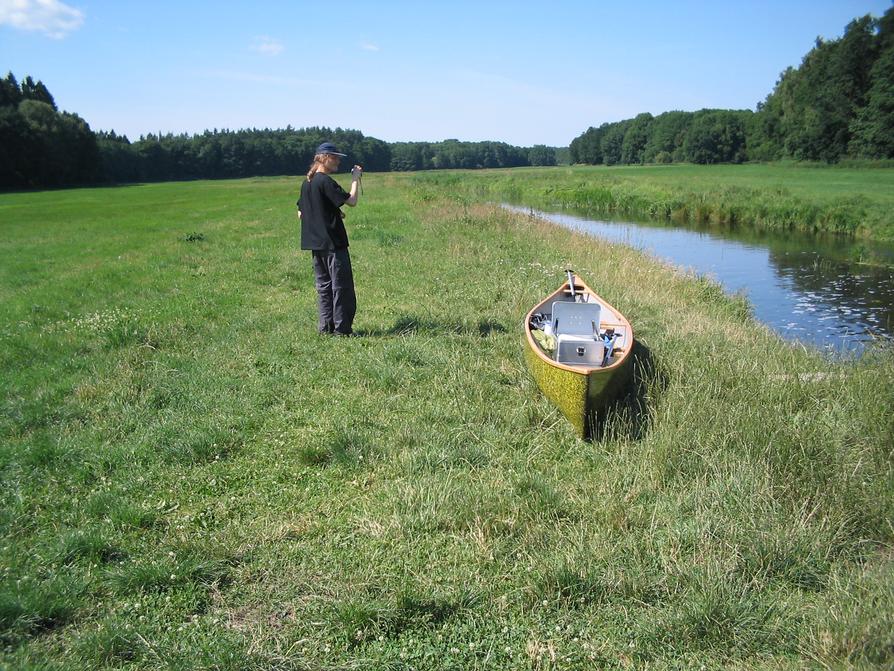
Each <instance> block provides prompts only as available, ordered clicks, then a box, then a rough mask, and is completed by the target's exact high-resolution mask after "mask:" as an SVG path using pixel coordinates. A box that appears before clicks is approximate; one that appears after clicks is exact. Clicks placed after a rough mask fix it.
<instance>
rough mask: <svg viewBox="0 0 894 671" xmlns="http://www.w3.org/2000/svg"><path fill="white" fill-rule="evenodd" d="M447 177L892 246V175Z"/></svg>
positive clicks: (516, 194) (775, 168)
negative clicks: (888, 242) (867, 239)
mask: <svg viewBox="0 0 894 671" xmlns="http://www.w3.org/2000/svg"><path fill="white" fill-rule="evenodd" d="M451 174H454V173H451V172H450V171H445V172H440V173H420V174H419V177H418V181H419V183H420V184H425V183H426V182H429V181H430V182H431V183H433V184H434V185H438V186H437V188H440V187H441V186H444V187H447V188H450V187H451V181H452V180H453V179H454V178H453V177H451ZM455 174H457V175H462V177H461V179H460V181H461V183H462V185H463V187H465V188H471V189H472V191H471V195H472V196H473V197H475V198H490V199H495V198H496V199H503V200H510V201H512V202H523V203H525V204H529V205H532V206H534V207H544V208H554V207H558V208H562V209H568V210H574V211H577V212H580V213H583V214H603V215H605V214H612V215H616V216H619V217H622V218H625V217H633V218H640V217H645V218H651V219H657V220H667V221H675V222H679V223H691V224H711V225H714V226H721V227H742V228H753V229H756V230H769V231H793V230H796V231H805V232H811V233H813V232H827V233H835V234H844V235H849V236H855V237H858V238H860V237H863V238H871V239H876V240H894V215H892V212H894V168H843V167H833V166H830V167H820V166H809V167H808V166H804V165H800V164H767V165H756V164H748V165H715V166H697V165H667V166H620V167H605V166H573V167H559V168H529V169H515V170H502V171H498V170H494V171H486V170H485V171H476V172H474V173H471V175H472V177H473V178H471V179H470V178H469V177H468V176H467V175H468V174H469V173H455ZM458 184H459V182H457V184H456V185H454V188H455V186H457V185H458ZM867 261H871V259H867Z"/></svg>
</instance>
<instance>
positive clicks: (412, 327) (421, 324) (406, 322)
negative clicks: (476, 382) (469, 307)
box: [354, 315, 506, 338]
mask: <svg viewBox="0 0 894 671" xmlns="http://www.w3.org/2000/svg"><path fill="white" fill-rule="evenodd" d="M505 332H506V327H505V326H503V325H502V324H500V323H499V322H495V321H492V320H490V319H481V320H479V321H478V322H477V323H464V322H459V321H456V322H439V321H435V320H433V319H426V318H423V317H417V316H415V315H403V316H401V317H399V318H398V319H397V321H396V322H394V326H392V327H391V328H388V329H356V330H355V331H354V334H355V335H357V336H360V337H383V336H404V335H417V334H419V335H423V334H439V335H451V334H452V335H477V336H480V337H482V338H486V337H488V336H489V335H491V334H492V333H505Z"/></svg>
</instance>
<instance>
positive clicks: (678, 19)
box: [0, 0, 891, 146]
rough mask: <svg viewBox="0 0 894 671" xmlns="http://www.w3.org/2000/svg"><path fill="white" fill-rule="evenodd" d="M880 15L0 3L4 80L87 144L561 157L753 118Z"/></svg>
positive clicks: (592, 6) (876, 9)
mask: <svg viewBox="0 0 894 671" xmlns="http://www.w3.org/2000/svg"><path fill="white" fill-rule="evenodd" d="M890 6H891V3H890V1H889V0H884V1H882V0H810V1H807V0H792V1H790V2H787V1H785V0H776V1H775V2H771V1H767V0H755V1H753V2H726V1H714V2H710V1H707V0H706V1H703V2H695V1H691V2H690V1H687V0H677V1H676V2H658V1H643V2H635V1H633V2H630V3H618V2H608V1H605V2H600V1H592V2H579V1H568V2H562V1H561V0H554V1H553V2H551V3H544V2H524V1H521V0H516V2H503V1H500V0H497V1H494V2H486V1H485V0H480V1H478V2H466V1H465V0H454V1H453V2H428V3H426V2H424V0H415V1H413V2H387V1H385V0H380V1H378V2H371V1H369V0H367V1H365V2H354V1H353V0H337V1H332V2H325V1H322V0H317V1H315V2H304V1H303V0H293V1H292V2H253V3H248V2H227V1H226V0H221V1H220V2H216V3H211V2H191V1H190V0H182V1H181V2H167V1H165V0H157V1H156V2H152V3H140V2H120V1H114V2H112V1H102V2H100V1H91V0H65V1H64V2H63V1H61V0H0V69H2V71H3V73H5V72H6V71H8V70H11V71H12V72H13V73H14V74H15V75H16V76H17V77H19V78H20V79H21V78H22V77H24V76H25V75H29V74H30V75H31V76H33V77H34V78H35V79H42V80H43V81H44V83H45V84H46V85H47V87H48V88H49V89H50V91H51V92H52V93H53V95H54V96H55V98H56V102H57V104H58V105H59V107H60V108H62V109H65V110H68V111H72V112H76V113H78V114H79V115H80V116H81V117H83V118H84V119H86V120H87V122H88V123H89V124H90V126H91V127H92V128H93V129H95V130H96V129H103V130H111V129H114V130H115V131H117V132H119V133H125V134H127V135H128V137H130V139H131V140H135V139H137V138H138V137H139V136H140V135H141V134H143V133H148V132H159V131H161V132H165V133H166V132H176V133H180V132H187V133H196V132H201V131H203V130H205V129H206V128H208V129H210V128H232V129H235V128H249V127H256V128H263V127H269V128H282V127H285V126H287V125H289V124H291V125H292V126H293V127H297V128H300V127H305V126H330V127H337V126H340V127H343V128H354V129H357V130H360V131H362V132H363V133H364V134H366V135H371V136H374V137H378V138H380V139H383V140H387V141H398V140H431V141H436V140H443V139H446V138H458V139H461V140H502V141H505V142H509V143H512V144H517V145H523V146H529V145H533V144H549V145H556V146H563V145H567V144H568V143H569V142H570V141H571V140H572V139H573V138H574V137H575V136H577V135H579V134H580V133H582V132H583V131H584V130H586V128H587V127H588V126H591V125H599V124H600V123H602V122H605V121H617V120H619V119H624V118H629V117H632V116H635V115H636V114H638V113H640V112H652V113H653V114H658V113H660V112H664V111H667V110H672V109H682V110H695V109H701V108H703V107H720V108H735V109H743V108H752V109H753V108H754V106H755V104H756V103H757V102H758V101H760V100H762V99H763V98H764V97H765V96H766V95H767V93H769V92H770V91H771V90H772V88H773V85H774V83H775V82H776V80H777V78H778V76H779V73H780V72H782V71H783V70H784V69H785V68H786V67H788V66H797V65H798V64H799V63H800V62H801V59H802V57H803V56H804V54H806V53H807V51H808V50H809V49H810V48H811V47H812V45H813V43H814V40H815V39H816V37H817V36H823V37H826V38H834V37H838V36H840V35H841V33H842V31H843V28H844V26H845V25H846V24H847V22H848V21H850V20H851V19H853V18H855V17H857V16H862V15H863V14H867V13H871V14H875V15H876V16H880V15H881V14H882V13H884V12H885V11H886V10H887V9H888V7H890Z"/></svg>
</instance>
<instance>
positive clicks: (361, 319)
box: [0, 171, 894, 669]
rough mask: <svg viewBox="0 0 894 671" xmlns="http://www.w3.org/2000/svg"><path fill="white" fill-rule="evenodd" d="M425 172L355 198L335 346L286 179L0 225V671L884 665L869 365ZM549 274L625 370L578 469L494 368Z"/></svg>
mask: <svg viewBox="0 0 894 671" xmlns="http://www.w3.org/2000/svg"><path fill="white" fill-rule="evenodd" d="M817 172H822V171H817ZM537 174H539V173H537V172H535V171H518V172H516V171H512V172H508V173H498V175H499V178H500V179H515V180H518V181H525V180H527V179H528V175H537ZM572 174H576V173H574V171H572ZM454 175H455V176H450V175H448V176H446V177H445V176H441V177H440V178H437V177H429V176H420V175H375V174H371V175H369V176H368V177H367V178H366V180H364V182H365V184H364V187H365V191H366V194H365V196H364V197H363V199H362V201H361V204H360V206H359V207H358V208H356V209H351V210H349V212H348V219H347V224H348V229H349V232H350V235H351V240H352V258H353V261H354V267H355V275H356V280H357V290H358V302H359V312H358V318H357V321H356V323H355V327H356V329H357V330H358V331H359V332H360V333H361V334H362V337H359V338H353V339H330V338H321V337H319V336H317V335H316V333H315V330H316V328H315V323H316V315H315V311H316V308H315V295H314V290H313V286H312V271H311V267H310V265H311V264H310V261H309V258H307V255H306V253H300V252H299V251H298V250H297V247H298V237H297V222H296V220H295V216H294V206H293V203H294V201H295V193H296V191H297V186H298V183H297V180H296V179H259V180H240V181H230V182H192V183H181V184H156V185H145V186H133V187H124V188H115V189H99V190H89V189H85V190H74V191H56V192H45V193H33V194H9V195H4V196H2V197H0V226H2V231H3V236H2V240H0V247H2V249H0V252H2V254H3V258H4V263H3V264H2V265H0V305H2V309H3V315H4V319H3V322H2V327H0V329H2V330H0V389H2V396H0V398H2V414H0V571H2V573H0V646H2V648H0V650H2V652H0V666H3V667H5V668H53V669H61V668H65V669H68V668H71V669H87V668H90V669H92V668H123V667H127V668H143V669H156V668H190V669H192V668H208V669H212V668H213V669H271V668H282V669H305V668H306V669H320V668H323V669H358V668H383V669H405V668H406V669H409V668H425V669H428V668H432V669H434V668H437V669H466V668H479V669H590V668H617V669H623V668H653V669H670V668H700V667H704V668H721V667H724V668H728V667H732V668H761V669H763V668H778V669H800V668H804V667H811V666H820V667H821V666H826V667H832V668H841V667H853V668H886V667H890V666H891V664H892V663H894V639H892V635H891V632H892V631H894V580H892V577H894V576H892V567H894V562H892V557H894V555H892V540H894V529H892V525H891V520H892V519H894V493H892V492H894V487H892V485H894V469H892V452H891V446H892V443H894V419H892V418H894V412H892V398H894V357H892V354H891V353H890V352H885V351H876V352H870V353H869V354H867V355H866V356H865V357H863V358H862V359H861V360H860V361H857V362H833V361H829V360H827V359H825V358H824V357H823V356H821V355H820V354H818V353H815V352H812V351H809V350H804V349H803V348H800V347H797V346H793V345H789V344H787V343H784V342H782V341H781V340H779V339H778V338H776V337H775V336H773V335H772V334H771V333H769V332H768V331H767V329H765V328H764V327H762V326H760V325H758V324H756V323H755V322H754V321H752V319H751V318H750V316H749V310H748V306H747V305H746V304H745V303H744V302H743V301H742V300H738V299H729V298H727V297H725V296H724V295H723V293H722V291H721V290H720V289H719V288H718V287H717V286H716V285H714V284H712V283H711V282H709V281H706V280H699V279H694V278H692V277H690V276H686V275H684V274H681V273H677V272H675V271H673V270H671V269H668V268H666V267H664V266H661V265H659V264H657V263H655V262H653V261H651V260H649V259H647V258H645V257H643V256H642V255H640V254H638V253H635V252H633V251H630V250H627V249H624V248H622V247H617V246H610V245H607V244H604V243H601V242H597V241H594V240H589V239H586V238H583V237H581V236H579V235H576V234H573V233H570V232H567V231H565V230H562V229H559V228H557V227H553V226H549V225H546V224H544V223H542V222H538V221H535V220H531V219H529V218H528V217H526V216H523V215H514V214H510V213H507V212H504V211H501V210H499V209H498V208H495V207H493V206H487V205H478V204H475V202H474V201H475V198H472V197H471V196H470V195H469V194H471V193H474V192H475V190H476V189H477V188H478V187H477V186H476V185H477V184H479V182H478V180H480V179H481V178H482V176H479V175H478V174H475V175H463V174H460V173H454ZM504 175H505V176H504ZM432 179H434V181H432ZM437 179H442V180H446V182H445V183H443V184H439V183H438V182H437ZM567 266H571V267H574V268H576V269H577V270H578V272H579V273H580V274H581V276H582V277H584V278H585V279H586V281H587V282H588V284H590V285H591V286H593V287H594V288H596V289H597V290H599V291H601V292H602V293H604V295H605V297H606V298H607V299H608V300H609V301H610V302H611V303H613V304H614V305H616V306H618V307H619V308H620V309H622V310H623V311H624V312H625V314H626V315H627V316H628V318H629V319H630V321H631V322H632V324H633V326H634V329H635V330H636V334H637V338H638V339H639V341H640V342H641V343H642V345H643V347H642V351H641V352H640V353H639V356H638V363H637V387H636V389H637V392H636V395H635V397H634V398H632V399H630V400H629V402H628V403H627V404H625V405H623V406H618V408H617V409H616V410H615V411H614V412H612V413H611V414H610V415H609V416H608V417H606V428H605V431H604V436H603V437H602V438H601V439H600V440H598V441H595V442H582V441H579V440H578V439H577V438H575V436H574V433H573V430H572V429H571V427H570V426H569V425H568V424H567V422H566V421H565V420H564V419H563V418H562V417H561V415H560V414H559V413H558V412H557V411H556V410H555V408H553V407H552V406H551V405H550V404H549V403H548V402H547V401H546V400H545V399H544V398H543V397H542V396H541V395H540V394H539V393H538V391H537V388H536V385H535V384H534V383H533V381H532V379H531V377H530V376H529V374H528V373H527V371H526V370H525V367H524V364H523V358H522V349H521V334H520V323H521V320H522V318H523V316H524V314H525V312H526V311H527V309H528V308H529V307H530V306H531V305H533V304H534V302H535V301H536V300H538V299H539V298H540V297H542V296H543V295H544V294H545V293H546V292H548V291H550V290H553V289H554V288H555V287H556V286H557V285H558V284H559V283H560V282H561V281H562V279H563V273H562V270H563V269H564V268H565V267H567ZM817 372H822V373H830V375H826V376H820V377H818V378H817V377H811V378H804V379H802V378H801V377H799V376H801V375H803V374H813V373H817Z"/></svg>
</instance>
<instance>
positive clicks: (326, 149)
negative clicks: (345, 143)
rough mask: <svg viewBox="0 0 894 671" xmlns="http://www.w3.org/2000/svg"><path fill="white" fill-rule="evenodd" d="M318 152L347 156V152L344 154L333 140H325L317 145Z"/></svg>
mask: <svg viewBox="0 0 894 671" xmlns="http://www.w3.org/2000/svg"><path fill="white" fill-rule="evenodd" d="M317 153H318V154H332V155H333V156H347V154H342V153H341V152H340V151H338V149H337V148H336V147H335V145H334V144H332V143H331V142H324V143H323V144H321V145H320V146H319V147H317Z"/></svg>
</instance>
